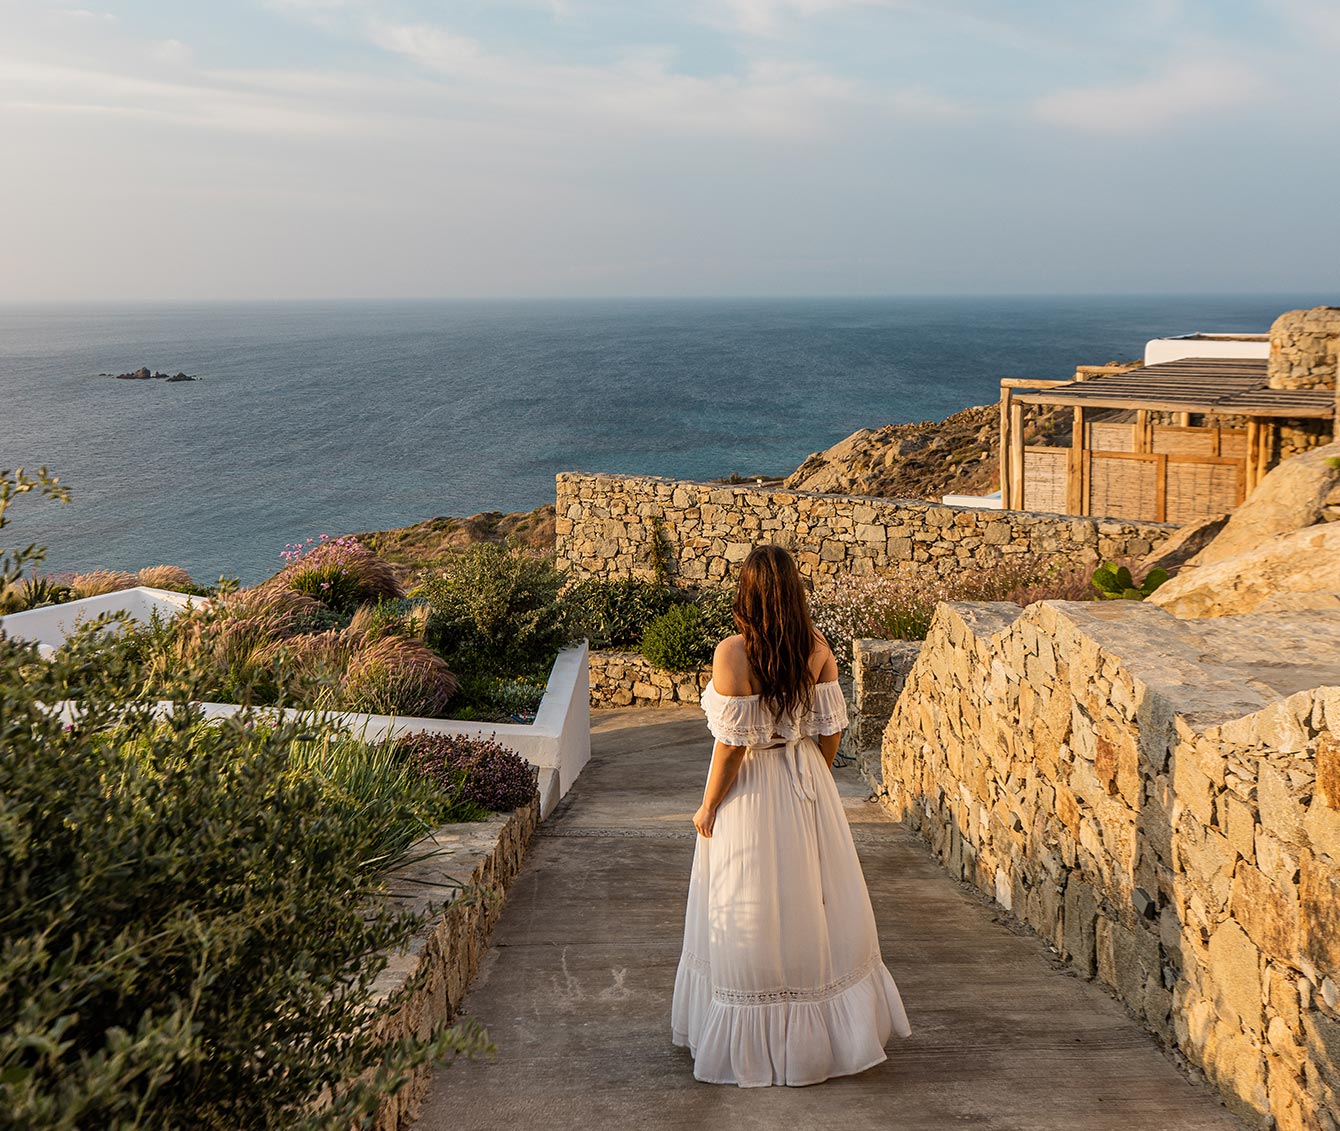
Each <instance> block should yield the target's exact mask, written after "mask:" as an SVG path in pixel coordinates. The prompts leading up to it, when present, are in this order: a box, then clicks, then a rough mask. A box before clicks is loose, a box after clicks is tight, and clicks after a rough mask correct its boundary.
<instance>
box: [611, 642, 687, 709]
mask: <svg viewBox="0 0 1340 1131" xmlns="http://www.w3.org/2000/svg"><path fill="white" fill-rule="evenodd" d="M711 678H712V665H711V664H707V665H704V666H703V667H702V668H699V669H698V670H697V671H693V672H667V671H662V670H661V669H660V668H654V667H652V665H651V663H650V662H649V661H648V660H647V659H646V658H645V657H644V656H642V655H641V654H639V653H637V652H592V653H591V706H592V707H674V706H679V705H681V704H685V703H688V704H695V705H696V704H697V703H698V701H699V700H700V699H701V697H702V690H703V688H704V687H706V686H707V681H708V680H709V679H711Z"/></svg>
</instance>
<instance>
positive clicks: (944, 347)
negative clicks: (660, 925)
mask: <svg viewBox="0 0 1340 1131" xmlns="http://www.w3.org/2000/svg"><path fill="white" fill-rule="evenodd" d="M1328 297H1329V298H1330V299H1332V300H1333V298H1334V296H1323V295H1253V296H1185V295H1182V296H1157V295H1146V296H1120V297H1111V296H1104V297H1097V296H1081V297H1074V296H1051V297H1046V296H1027V297H998V296H997V297H969V296H964V297H899V298H823V299H752V300H745V299H701V300H689V299H683V300H651V299H647V300H635V299H628V300H599V301H597V300H589V301H588V300H552V301H520V300H518V301H478V302H474V301H415V302H389V301H388V302H339V303H336V302H291V303H275V302H272V303H264V304H242V303H235V304H233V303H230V304H223V303H215V304H190V303H163V304H156V305H147V304H137V305H130V304H115V303H99V304H86V305H73V304H61V305H8V306H0V469H4V468H11V469H12V468H15V467H19V466H23V467H26V468H30V469H32V468H36V467H38V466H40V465H46V466H47V467H49V468H50V469H51V470H52V471H53V472H55V473H57V474H58V475H59V476H60V477H61V479H62V481H63V482H64V483H66V484H68V485H69V487H70V488H71V490H72V493H73V501H72V502H71V503H69V504H67V505H57V504H55V503H53V502H49V501H42V500H34V499H33V497H32V496H28V497H26V498H20V499H18V500H16V501H15V502H14V504H13V505H12V506H11V508H10V512H9V515H8V518H9V524H8V525H7V526H6V527H5V528H4V529H3V530H0V551H4V550H6V549H10V548H13V547H15V546H20V545H27V544H28V543H33V542H35V543H38V544H41V545H45V546H46V547H47V553H48V559H47V565H46V567H45V568H46V570H47V571H50V572H65V571H79V570H87V569H93V568H99V567H106V568H117V569H130V570H134V569H138V568H140V567H141V566H146V565H158V564H162V563H170V564H175V565H181V566H184V567H186V568H187V569H188V570H189V571H190V572H191V573H192V575H193V576H194V577H195V578H196V579H197V580H198V581H203V582H209V581H213V580H215V579H217V578H218V577H220V576H230V577H238V578H240V579H241V580H242V581H243V582H244V583H248V582H253V581H257V580H260V579H262V578H264V577H267V576H269V575H270V574H271V573H273V572H274V571H275V570H276V569H278V568H279V567H280V566H281V565H282V561H281V559H280V556H279V555H280V552H281V551H282V550H283V549H284V547H285V546H286V545H287V544H288V543H291V542H296V541H298V540H301V539H306V538H308V537H315V536H318V535H320V534H323V533H326V534H332V535H336V534H341V533H347V532H352V531H363V530H378V529H387V528H390V527H396V526H404V525H408V524H410V523H414V522H418V521H420V520H423V519H427V518H432V517H435V516H438V515H469V514H473V513H476V512H478V511H484V510H500V511H515V510H526V509H530V508H532V507H535V506H538V505H539V504H541V503H545V502H550V501H552V500H553V498H554V475H555V473H557V472H560V471H565V470H581V471H604V472H625V473H634V474H650V475H664V476H674V477H680V478H689V479H710V478H717V477H721V476H726V475H729V474H731V473H732V472H735V473H740V474H743V475H765V474H766V475H774V474H785V473H787V472H789V471H791V470H792V469H794V468H795V467H796V466H797V465H798V464H799V463H800V462H801V461H802V460H803V459H804V458H805V457H806V456H807V455H809V454H810V453H811V452H814V451H817V450H820V449H822V448H825V447H828V446H829V445H831V444H833V443H834V442H836V441H837V440H839V439H840V438H842V437H843V436H846V435H848V434H850V433H851V432H853V431H855V430H856V429H858V428H875V427H879V426H881V425H884V424H889V423H900V422H906V421H915V420H932V419H940V418H942V417H944V416H947V415H949V414H950V413H953V412H955V411H957V410H958V409H961V408H964V407H966V406H968V405H975V404H989V403H992V402H994V401H995V400H996V399H997V397H998V395H999V381H1000V379H1001V378H1002V377H1028V378H1066V377H1069V376H1070V375H1071V374H1072V373H1073V371H1074V367H1075V365H1076V364H1100V363H1103V362H1106V361H1110V360H1114V359H1125V358H1137V357H1139V356H1140V355H1141V352H1142V350H1143V347H1144V343H1145V341H1146V340H1147V339H1149V338H1152V337H1160V336H1165V335H1170V334H1184V333H1192V332H1197V331H1240V332H1245V331H1263V330H1265V329H1268V328H1269V325H1270V323H1271V321H1272V320H1273V319H1274V317H1275V316H1276V315H1278V314H1279V313H1280V312H1282V311H1284V310H1287V309H1292V308H1295V307H1300V306H1313V305H1319V304H1321V303H1324V302H1326V301H1327V300H1328ZM141 366H148V367H149V368H150V369H153V370H162V371H164V372H168V373H176V372H178V371H184V372H186V373H189V374H194V375H197V376H198V377H199V378H200V380H199V381H195V382H181V383H174V384H168V383H165V382H163V381H152V380H151V381H118V380H115V379H113V378H111V377H107V376H99V374H102V373H121V372H131V371H134V370H136V369H138V368H140V367H141Z"/></svg>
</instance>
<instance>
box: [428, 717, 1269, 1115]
mask: <svg viewBox="0 0 1340 1131" xmlns="http://www.w3.org/2000/svg"><path fill="white" fill-rule="evenodd" d="M710 753H711V748H710V745H709V740H708V736H707V729H706V726H705V725H704V723H703V721H702V715H701V714H700V713H699V712H697V711H688V710H642V711H635V710H629V711H604V712H599V713H597V714H596V715H595V716H594V718H593V736H592V758H591V763H590V765H588V766H587V768H586V770H585V771H583V773H582V776H581V778H580V779H579V780H578V782H577V784H576V785H575V786H574V787H573V789H572V791H571V793H570V794H569V795H568V797H567V798H565V799H564V801H563V803H562V805H561V806H560V807H559V808H558V809H557V810H556V811H555V813H554V814H553V815H552V816H551V817H550V818H549V819H548V820H547V821H546V822H545V824H543V825H541V827H540V832H539V834H538V835H537V837H536V840H535V842H534V844H533V845H532V847H531V850H530V855H529V856H528V857H527V859H526V862H525V864H524V866H523V868H522V870H521V874H520V875H519V876H518V877H517V879H516V881H515V884H514V886H513V887H512V889H511V892H510V893H509V895H508V898H507V905H506V907H505V909H504V912H503V915H502V919H501V921H500V923H499V925H498V927H497V929H496V931H495V933H494V937H493V946H492V947H491V949H490V952H489V954H488V956H487V957H486V958H485V960H484V963H483V967H482V969H481V971H480V975H479V978H478V980H477V981H476V983H475V986H474V988H473V989H472V990H471V992H470V995H469V997H468V998H467V1000H466V1002H465V1011H466V1013H468V1014H470V1015H472V1016H474V1017H476V1018H478V1019H479V1020H480V1021H481V1022H482V1023H483V1024H484V1025H485V1027H486V1028H487V1029H488V1031H489V1035H490V1037H491V1038H492V1039H493V1041H494V1042H495V1043H496V1044H497V1046H498V1054H497V1057H496V1059H494V1060H492V1061H476V1062H462V1063H457V1064H455V1065H452V1066H450V1067H447V1068H443V1069H440V1070H439V1071H438V1073H437V1075H436V1077H435V1079H434V1081H433V1089H432V1092H431V1093H430V1095H429V1097H428V1100H427V1102H426V1104H425V1107H424V1112H423V1115H422V1118H421V1120H420V1122H419V1124H418V1125H417V1128H418V1131H470V1129H480V1131H483V1129H489V1131H492V1129H509V1131H530V1129H532V1128H534V1129H536V1131H540V1129H545V1131H549V1129H553V1131H565V1129H569V1128H570V1129H573V1131H593V1129H597V1128H598V1129H606V1131H625V1129H633V1128H639V1129H640V1128H649V1129H652V1128H675V1129H685V1131H687V1129H690V1128H692V1129H697V1128H721V1129H723V1131H724V1129H729V1131H752V1129H755V1128H757V1129H765V1128H766V1129H768V1131H809V1129H811V1128H841V1129H856V1128H860V1129H864V1128H872V1129H873V1128H879V1129H881V1131H888V1129H899V1131H939V1129H942V1128H950V1127H971V1128H976V1129H986V1131H1006V1129H1009V1131H1023V1129H1029V1131H1052V1129H1055V1131H1101V1129H1106V1128H1111V1129H1113V1131H1117V1129H1120V1131H1145V1129H1148V1131H1164V1129H1173V1128H1176V1129H1177V1131H1208V1129H1210V1128H1214V1129H1233V1131H1242V1128H1243V1126H1244V1125H1243V1124H1241V1123H1240V1122H1239V1121H1238V1120H1237V1119H1236V1118H1234V1117H1233V1116H1231V1115H1230V1114H1229V1113H1228V1112H1227V1111H1226V1110H1225V1109H1224V1108H1223V1107H1222V1106H1221V1105H1220V1103H1219V1101H1218V1100H1217V1098H1215V1096H1214V1095H1213V1093H1212V1092H1211V1091H1210V1090H1209V1089H1208V1088H1206V1087H1204V1086H1202V1085H1198V1084H1193V1083H1191V1082H1189V1081H1188V1080H1186V1079H1185V1078H1184V1077H1183V1076H1182V1075H1181V1074H1180V1073H1179V1071H1178V1070H1177V1068H1176V1067H1175V1066H1174V1065H1173V1063H1172V1062H1171V1060H1169V1059H1168V1058H1167V1057H1166V1056H1165V1055H1164V1054H1163V1053H1162V1052H1161V1051H1160V1050H1159V1049H1158V1047H1157V1046H1156V1045H1155V1044H1154V1041H1153V1039H1152V1038H1150V1037H1148V1036H1147V1035H1146V1034H1145V1033H1144V1032H1143V1031H1142V1030H1141V1029H1140V1028H1139V1026H1137V1025H1136V1023H1135V1022H1134V1021H1132V1020H1131V1019H1130V1018H1129V1017H1128V1016H1127V1015H1126V1013H1125V1011H1124V1010H1123V1009H1122V1007H1121V1006H1120V1005H1118V1004H1117V1003H1116V1002H1115V1001H1114V1000H1113V999H1112V998H1110V997H1109V996H1108V995H1107V994H1106V993H1105V992H1104V991H1103V990H1101V989H1100V988H1098V987H1097V986H1095V985H1093V984H1091V983H1088V982H1086V981H1084V980H1082V979H1080V978H1077V977H1075V976H1074V975H1072V974H1069V973H1067V972H1066V971H1064V970H1063V969H1061V968H1058V967H1057V966H1056V965H1055V963H1054V962H1052V961H1051V960H1050V959H1049V957H1048V952H1047V950H1046V948H1045V947H1044V946H1043V944H1042V943H1040V942H1039V941H1038V940H1037V939H1035V938H1032V937H1031V936H1027V935H1022V934H1018V933H1016V932H1015V931H1014V930H1012V929H1010V927H1009V926H1007V925H1006V924H1004V923H1002V922H1001V921H1000V920H999V919H998V918H997V917H996V916H995V915H993V913H992V910H991V908H990V907H989V906H988V905H987V904H986V903H984V902H983V901H982V900H980V899H979V898H978V897H976V896H975V895H973V894H972V893H970V892H968V891H966V890H964V889H963V888H962V887H960V886H959V885H958V884H956V883H955V882H953V881H952V880H950V879H949V877H948V876H947V874H946V873H945V872H944V871H943V870H941V868H940V867H939V865H938V864H936V863H935V862H934V861H933V860H932V859H931V858H930V856H929V855H928V854H927V852H926V851H925V850H924V849H923V848H922V846H921V844H920V842H919V841H917V840H916V839H915V838H914V837H912V836H911V834H909V833H908V832H906V831H905V830H904V829H903V828H902V827H901V826H900V825H896V824H894V823H892V822H890V821H888V820H887V818H885V817H884V815H883V813H882V811H881V810H880V809H879V808H878V807H877V806H875V805H872V804H870V803H867V802H865V801H864V800H863V797H864V792H865V791H864V789H863V788H862V785H861V783H860V781H859V779H858V778H857V777H856V776H855V773H854V771H851V770H847V771H840V772H839V775H838V777H839V784H840V786H841V788H842V792H843V795H844V796H845V797H846V798H847V799H848V800H847V806H848V816H849V818H850V820H851V823H852V829H853V834H854V836H855V838H856V841H857V845H858V848H859V850H860V854H861V860H862V864H863V866H864V868H865V874H866V879H867V881H868V882H869V885H870V893H871V897H872V899H873V901H874V906H875V917H876V919H877V920H878V922H879V926H880V941H881V945H882V948H883V952H884V959H885V962H886V963H887V964H888V966H889V968H890V970H892V971H893V976H894V978H895V979H896V980H897V982H898V986H899V989H900V990H901V991H902V994H903V999H904V1001H905V1002H906V1004H907V1011H908V1015H909V1017H910V1019H911V1022H912V1029H913V1035H912V1037H911V1039H910V1040H907V1041H898V1040H897V1038H895V1039H894V1042H895V1043H894V1044H892V1045H891V1046H890V1049H889V1059H888V1060H887V1061H886V1062H885V1063H884V1064H882V1065H879V1066H877V1067H875V1068H873V1069H871V1070H870V1071H868V1072H865V1073H863V1074H861V1075H860V1076H854V1077H846V1078H843V1079H839V1080H832V1081H829V1082H828V1083H825V1084H820V1085H816V1086H814V1087H809V1088H764V1089H757V1090H753V1089H751V1090H743V1089H739V1088H733V1087H720V1086H716V1085H711V1084H699V1083H698V1082H697V1081H695V1080H694V1079H693V1075H692V1062H691V1060H690V1057H689V1055H688V1053H687V1052H686V1051H685V1050H683V1049H677V1048H674V1047H673V1046H672V1045H671V1044H670V1020H669V1012H670V993H671V989H672V987H673V985H674V977H675V965H676V963H677V962H678V959H679V946H680V941H681V933H682V931H683V918H684V899H685V895H686V893H687V889H688V876H689V864H690V861H691V859H692V856H693V844H694V834H693V829H692V825H691V823H690V816H691V814H692V812H693V810H694V809H696V808H697V805H698V801H699V799H700V798H701V794H702V785H703V780H704V777H705V774H706V770H707V761H708V758H709V757H710Z"/></svg>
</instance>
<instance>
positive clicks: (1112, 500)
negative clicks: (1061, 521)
mask: <svg viewBox="0 0 1340 1131" xmlns="http://www.w3.org/2000/svg"><path fill="white" fill-rule="evenodd" d="M1089 460H1090V464H1089V514H1093V515H1103V516H1108V517H1113V518H1134V519H1140V520H1142V521H1146V522H1156V521H1157V517H1156V510H1157V503H1158V498H1157V496H1158V487H1157V481H1158V464H1159V462H1160V461H1159V457H1158V456H1147V457H1143V456H1109V455H1105V454H1104V453H1103V452H1091V453H1089Z"/></svg>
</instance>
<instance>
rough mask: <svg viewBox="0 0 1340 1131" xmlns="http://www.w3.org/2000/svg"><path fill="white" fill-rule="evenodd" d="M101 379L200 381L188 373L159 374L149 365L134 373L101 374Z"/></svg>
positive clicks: (142, 366)
mask: <svg viewBox="0 0 1340 1131" xmlns="http://www.w3.org/2000/svg"><path fill="white" fill-rule="evenodd" d="M98 376H99V377H115V378H116V379H117V380H118V381H167V382H169V383H171V382H173V381H199V380H200V378H199V377H193V376H191V375H190V374H188V373H159V372H156V371H154V370H151V369H150V368H149V367H148V366H147V365H141V366H140V367H139V368H138V369H136V370H135V372H133V373H99V374H98Z"/></svg>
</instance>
